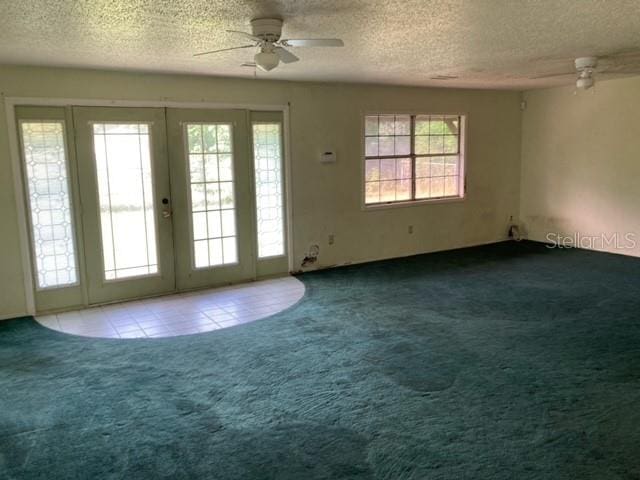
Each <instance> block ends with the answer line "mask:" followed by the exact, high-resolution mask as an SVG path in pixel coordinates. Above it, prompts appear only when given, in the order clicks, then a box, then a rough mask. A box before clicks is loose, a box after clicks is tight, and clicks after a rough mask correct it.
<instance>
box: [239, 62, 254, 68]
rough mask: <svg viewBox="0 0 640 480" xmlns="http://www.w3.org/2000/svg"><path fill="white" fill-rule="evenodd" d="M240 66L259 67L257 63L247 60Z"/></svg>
mask: <svg viewBox="0 0 640 480" xmlns="http://www.w3.org/2000/svg"><path fill="white" fill-rule="evenodd" d="M240 66H241V67H251V68H255V67H257V65H256V64H255V63H254V62H245V63H243V64H241V65H240Z"/></svg>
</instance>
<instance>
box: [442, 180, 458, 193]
mask: <svg viewBox="0 0 640 480" xmlns="http://www.w3.org/2000/svg"><path fill="white" fill-rule="evenodd" d="M458 183H459V182H458V177H445V179H444V194H445V195H446V196H452V195H458Z"/></svg>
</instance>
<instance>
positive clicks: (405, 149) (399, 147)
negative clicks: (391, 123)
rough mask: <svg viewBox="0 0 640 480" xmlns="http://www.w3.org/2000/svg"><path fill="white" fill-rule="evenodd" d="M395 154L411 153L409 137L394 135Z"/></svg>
mask: <svg viewBox="0 0 640 480" xmlns="http://www.w3.org/2000/svg"><path fill="white" fill-rule="evenodd" d="M395 140H396V149H395V154H396V155H409V154H410V153H411V137H408V136H406V137H395Z"/></svg>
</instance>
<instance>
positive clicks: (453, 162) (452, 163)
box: [444, 157, 458, 175]
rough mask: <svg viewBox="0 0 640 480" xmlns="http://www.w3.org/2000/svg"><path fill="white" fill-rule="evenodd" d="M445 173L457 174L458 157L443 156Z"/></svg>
mask: <svg viewBox="0 0 640 480" xmlns="http://www.w3.org/2000/svg"><path fill="white" fill-rule="evenodd" d="M444 173H445V175H458V157H444Z"/></svg>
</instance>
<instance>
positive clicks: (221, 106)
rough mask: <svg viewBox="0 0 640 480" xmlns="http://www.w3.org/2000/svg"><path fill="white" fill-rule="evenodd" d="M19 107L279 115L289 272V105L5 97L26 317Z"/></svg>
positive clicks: (27, 256) (29, 292) (30, 310)
mask: <svg viewBox="0 0 640 480" xmlns="http://www.w3.org/2000/svg"><path fill="white" fill-rule="evenodd" d="M19 105H31V106H40V107H44V106H48V107H69V106H78V107H80V106H89V107H156V108H158V107H160V108H198V109H212V110H254V111H275V112H282V116H283V123H284V125H283V128H284V143H285V148H284V170H285V202H286V216H287V257H288V262H289V271H292V270H293V265H294V261H293V205H292V201H291V144H290V139H291V136H290V132H289V121H290V117H289V104H285V105H273V104H266V105H260V104H246V103H218V102H175V101H157V100H109V99H87V98H42V97H5V99H4V106H5V114H6V117H7V128H8V130H9V131H8V132H7V134H8V139H9V155H10V157H11V168H12V171H13V190H14V196H15V202H16V214H17V220H18V237H19V240H20V246H19V248H20V257H21V260H22V262H21V263H22V275H23V279H24V280H23V281H24V291H25V305H26V312H25V314H27V315H34V314H35V313H36V304H35V295H34V289H35V286H34V283H33V275H32V274H31V272H32V268H33V267H32V259H31V252H30V248H29V222H28V218H27V209H26V205H25V192H24V184H23V180H22V165H21V160H20V158H21V156H20V147H19V141H18V130H17V123H16V113H15V107H16V106H19Z"/></svg>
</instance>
